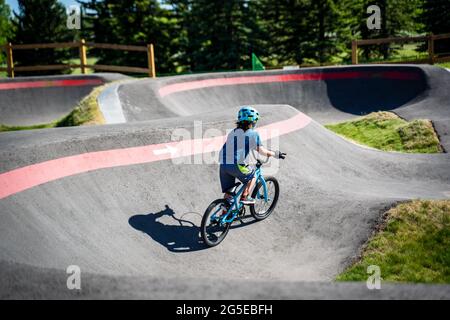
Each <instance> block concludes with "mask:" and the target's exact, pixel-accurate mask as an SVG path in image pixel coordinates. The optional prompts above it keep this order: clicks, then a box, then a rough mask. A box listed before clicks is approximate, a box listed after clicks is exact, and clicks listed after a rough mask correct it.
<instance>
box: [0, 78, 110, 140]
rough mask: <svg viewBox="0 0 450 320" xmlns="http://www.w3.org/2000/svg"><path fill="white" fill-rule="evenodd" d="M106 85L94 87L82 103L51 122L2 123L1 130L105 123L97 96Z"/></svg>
mask: <svg viewBox="0 0 450 320" xmlns="http://www.w3.org/2000/svg"><path fill="white" fill-rule="evenodd" d="M104 87H105V86H100V87H97V88H94V89H93V90H92V91H91V93H90V94H89V95H87V96H86V97H84V98H83V100H81V101H80V103H79V104H78V105H77V106H76V107H75V108H74V109H73V110H72V111H71V112H70V113H69V114H68V115H66V116H64V117H63V118H61V119H58V120H55V121H53V122H50V123H44V124H37V125H29V126H8V125H3V124H0V132H1V131H18V130H32V129H45V128H55V127H71V126H81V125H94V124H102V123H105V119H104V118H103V115H102V113H101V111H100V108H99V106H98V103H97V97H98V95H99V94H100V92H101V91H102V90H103V89H104Z"/></svg>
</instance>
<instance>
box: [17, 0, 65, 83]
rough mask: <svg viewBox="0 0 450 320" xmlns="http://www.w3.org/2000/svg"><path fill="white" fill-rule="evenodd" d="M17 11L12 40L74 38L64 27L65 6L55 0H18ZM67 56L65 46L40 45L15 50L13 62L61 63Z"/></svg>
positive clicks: (62, 39)
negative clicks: (31, 48) (57, 48)
mask: <svg viewBox="0 0 450 320" xmlns="http://www.w3.org/2000/svg"><path fill="white" fill-rule="evenodd" d="M18 5H19V12H18V13H16V12H14V16H15V18H14V19H13V24H14V28H15V34H14V37H13V43H15V44H30V43H53V42H66V41H70V40H72V39H73V33H72V32H71V31H70V30H68V29H67V25H66V23H67V16H66V11H65V8H64V6H63V5H62V4H60V3H59V2H58V1H57V0H18ZM69 57H70V52H68V51H67V50H55V49H39V50H15V51H14V61H15V63H16V65H18V66H22V65H26V66H30V65H51V64H61V63H63V62H64V61H65V60H67V59H68V58H69ZM48 73H54V71H42V72H33V73H28V72H17V74H20V75H29V74H33V75H36V74H48Z"/></svg>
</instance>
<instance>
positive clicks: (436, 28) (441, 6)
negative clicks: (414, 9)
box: [421, 0, 450, 53]
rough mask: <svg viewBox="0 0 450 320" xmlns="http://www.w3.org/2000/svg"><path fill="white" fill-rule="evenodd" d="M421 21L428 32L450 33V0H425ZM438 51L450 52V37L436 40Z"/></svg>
mask: <svg viewBox="0 0 450 320" xmlns="http://www.w3.org/2000/svg"><path fill="white" fill-rule="evenodd" d="M422 9H423V11H422V13H421V21H422V22H423V24H424V27H423V30H424V31H425V32H427V33H433V34H440V33H450V0H425V1H424V2H423V5H422ZM434 51H435V52H436V53H450V39H446V40H438V41H435V45H434Z"/></svg>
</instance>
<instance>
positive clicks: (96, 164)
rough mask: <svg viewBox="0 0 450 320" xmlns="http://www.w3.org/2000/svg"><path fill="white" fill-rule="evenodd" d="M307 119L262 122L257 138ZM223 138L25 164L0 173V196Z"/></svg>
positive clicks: (211, 145) (189, 150)
mask: <svg viewBox="0 0 450 320" xmlns="http://www.w3.org/2000/svg"><path fill="white" fill-rule="evenodd" d="M310 122H311V118H309V117H308V116H306V115H305V114H303V113H299V114H297V115H296V116H294V117H292V118H290V119H287V120H284V121H279V122H275V123H272V124H269V125H267V126H263V127H261V128H259V129H258V131H259V132H260V133H261V139H263V140H268V139H271V138H274V137H277V136H280V135H284V134H287V133H290V132H293V131H296V130H299V129H302V128H304V127H305V126H307V125H308V124H309V123H310ZM225 139H226V137H225V136H220V137H215V138H208V139H197V140H183V141H180V142H168V143H160V144H152V145H147V146H141V147H133V148H124V149H114V150H106V151H98V152H89V153H83V154H78V155H74V156H69V157H64V158H59V159H54V160H49V161H45V162H41V163H37V164H33V165H29V166H26V167H22V168H18V169H14V170H11V171H7V172H5V173H2V174H0V199H3V198H5V197H8V196H10V195H13V194H16V193H18V192H21V191H24V190H27V189H29V188H32V187H35V186H38V185H40V184H43V183H46V182H50V181H53V180H57V179H61V178H64V177H68V176H72V175H75V174H79V173H83V172H88V171H92V170H98V169H103V168H112V167H119V166H127V165H133V164H142V163H149V162H154V161H161V160H167V159H173V158H179V157H182V156H183V157H184V156H189V155H194V154H199V153H209V152H214V151H218V150H220V148H221V147H222V145H223V143H224V141H225ZM167 146H170V147H173V148H177V149H178V150H183V152H182V153H180V154H174V155H172V154H170V153H162V154H161V153H158V152H157V153H156V154H155V153H154V151H155V150H164V149H166V148H167Z"/></svg>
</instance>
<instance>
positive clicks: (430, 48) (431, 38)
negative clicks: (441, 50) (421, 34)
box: [428, 33, 434, 64]
mask: <svg viewBox="0 0 450 320" xmlns="http://www.w3.org/2000/svg"><path fill="white" fill-rule="evenodd" d="M428 56H429V60H430V64H434V35H433V34H432V33H431V34H429V35H428Z"/></svg>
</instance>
